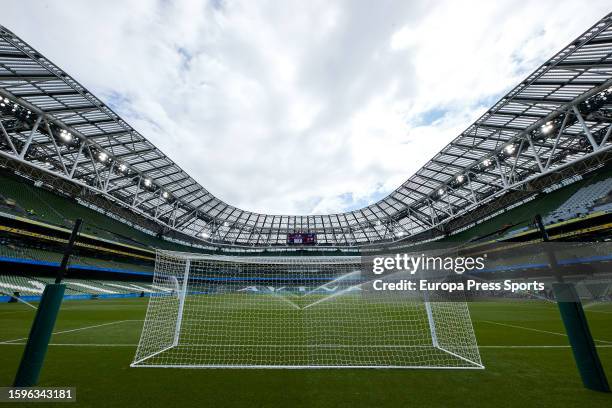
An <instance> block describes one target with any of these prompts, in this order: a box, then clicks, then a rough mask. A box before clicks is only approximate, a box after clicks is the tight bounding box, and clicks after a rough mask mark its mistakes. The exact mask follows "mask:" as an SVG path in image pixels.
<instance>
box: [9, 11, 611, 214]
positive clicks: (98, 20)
mask: <svg viewBox="0 0 612 408" xmlns="http://www.w3.org/2000/svg"><path fill="white" fill-rule="evenodd" d="M588 4H589V6H588V7H585V6H584V3H583V2H579V1H573V0H570V1H564V0H525V1H520V2H519V1H516V0H496V1H484V0H483V1H467V0H466V1H457V0H454V1H453V0H440V1H406V0H403V1H402V0H400V1H385V0H377V1H356V0H347V1H331V0H327V1H318V0H309V1H287V0H283V1H280V0H277V1H264V0H257V1H252V0H250V1H248V0H247V1H229V0H228V1H225V0H209V1H196V0H181V1H145V0H105V1H82V0H61V1H58V0H55V1H35V0H25V1H24V0H4V1H3V4H2V15H1V16H0V24H2V25H4V26H6V27H7V28H9V29H10V30H12V31H13V32H14V33H15V34H17V35H18V36H20V37H21V38H23V39H24V40H25V41H26V42H28V43H29V44H30V45H31V46H33V47H34V48H35V49H37V50H38V51H39V52H41V53H42V54H43V55H45V56H46V57H47V58H49V59H50V60H51V61H53V62H54V63H55V64H56V65H58V66H59V67H60V68H62V69H63V70H65V71H66V72H68V73H69V74H70V75H71V76H72V77H74V78H75V79H76V80H77V81H79V82H80V83H81V84H82V85H84V86H85V87H86V88H88V89H89V90H90V91H92V92H93V93H94V94H95V95H97V96H98V97H99V98H100V99H101V100H102V101H104V102H105V103H106V104H108V105H109V106H111V107H112V108H113V109H114V110H115V111H116V112H117V113H118V114H119V115H121V116H122V117H123V118H124V119H125V120H126V121H127V122H128V123H129V124H130V125H132V127H134V128H135V129H136V130H138V131H139V132H140V133H141V134H142V135H143V136H145V137H146V138H148V139H149V140H150V141H152V142H153V143H154V144H155V145H156V146H157V147H158V148H160V149H161V150H162V151H163V152H164V153H165V154H166V155H168V156H169V157H171V158H172V159H173V160H174V161H175V162H176V163H178V164H179V165H180V166H181V167H182V168H183V169H184V170H186V171H187V172H188V173H189V174H190V175H191V176H192V177H194V179H195V180H196V181H198V182H199V183H200V184H201V185H202V186H203V187H204V188H206V189H207V190H209V191H210V192H211V193H213V194H214V195H216V196H217V197H219V198H220V199H222V200H224V201H226V202H228V203H229V204H231V205H234V206H237V207H239V208H242V209H244V210H251V211H256V212H262V213H267V214H302V215H303V214H326V213H335V212H343V211H347V210H352V209H356V208H360V207H363V206H366V205H368V204H370V203H373V202H375V201H377V200H379V199H381V198H383V197H384V196H386V195H387V194H389V193H390V192H391V191H393V190H394V189H395V188H397V187H398V186H399V185H400V184H401V183H402V182H404V181H405V180H406V179H408V178H409V177H410V176H411V175H412V174H414V172H416V171H417V170H418V169H419V168H420V167H421V166H423V165H424V164H425V163H426V162H427V161H428V160H429V159H430V158H431V157H433V156H434V154H435V153H436V152H438V151H439V150H440V149H442V148H443V147H444V146H445V145H446V144H448V143H449V142H450V141H451V140H452V139H454V138H455V137H456V136H457V135H459V134H460V133H461V132H462V131H463V130H465V129H466V128H467V127H468V126H469V125H470V124H471V123H472V122H473V121H474V120H476V119H477V118H478V117H479V116H480V115H482V114H483V113H484V111H485V110H486V109H487V108H489V107H490V106H492V105H493V104H494V103H495V102H496V101H497V100H498V99H500V98H501V97H502V96H503V95H504V94H505V93H506V92H507V91H509V90H510V89H511V88H512V87H513V86H515V85H516V84H518V83H519V82H520V81H521V80H522V79H523V78H525V77H526V76H527V75H528V74H529V73H531V72H532V71H534V70H535V69H536V68H537V67H538V66H539V65H540V64H542V63H543V62H545V61H546V60H547V59H549V58H550V57H552V56H553V55H554V54H555V53H557V52H558V51H559V50H560V49H561V48H562V47H564V46H565V45H567V44H568V43H569V42H570V41H572V40H573V39H575V38H576V37H577V36H578V35H580V34H581V33H583V32H584V31H586V29H587V28H589V27H590V26H592V25H593V24H594V23H595V22H596V21H597V20H599V19H600V18H602V17H603V16H604V15H605V14H606V13H608V12H610V11H611V10H610V9H609V3H608V2H607V1H599V0H592V1H589V3H588Z"/></svg>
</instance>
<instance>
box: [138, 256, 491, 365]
mask: <svg viewBox="0 0 612 408" xmlns="http://www.w3.org/2000/svg"><path fill="white" fill-rule="evenodd" d="M368 279H369V278H368V277H367V274H366V273H364V271H363V267H362V263H361V258H360V257H340V256H338V257H313V256H310V257H299V256H292V257H240V256H218V255H194V254H187V253H178V252H170V251H158V252H157V255H156V263H155V274H154V278H153V286H154V287H155V288H157V290H158V291H157V292H156V293H154V294H152V295H151V297H150V298H149V306H148V309H147V314H146V319H145V322H144V326H143V330H142V334H141V338H140V342H139V344H138V348H137V351H136V355H135V357H134V361H133V363H132V364H131V366H132V367H194V368H196V367H199V368H223V367H226V368H345V367H346V368H349V367H356V368H483V365H482V363H481V360H480V355H479V352H478V346H477V344H476V338H475V336H474V331H473V328H472V323H471V320H470V315H469V311H468V308H467V304H466V303H465V301H435V302H434V301H429V300H428V296H427V294H423V293H410V294H407V293H405V292H401V293H400V292H398V293H385V294H384V295H380V294H372V293H370V292H367V291H364V290H363V288H364V285H365V284H366V283H367V282H368Z"/></svg>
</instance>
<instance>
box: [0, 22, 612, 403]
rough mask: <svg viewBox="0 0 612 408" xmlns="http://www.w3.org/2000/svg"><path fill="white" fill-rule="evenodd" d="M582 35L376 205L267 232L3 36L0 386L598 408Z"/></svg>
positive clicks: (588, 107) (606, 227)
mask: <svg viewBox="0 0 612 408" xmlns="http://www.w3.org/2000/svg"><path fill="white" fill-rule="evenodd" d="M0 24H5V23H4V22H2V21H0ZM584 28H586V30H585V31H584V32H582V33H581V34H580V33H573V35H574V36H575V39H574V40H573V41H571V42H570V43H569V44H567V45H566V46H565V47H563V48H562V49H561V50H549V51H550V52H549V55H547V60H546V61H545V62H544V63H543V64H541V65H539V66H537V67H531V69H533V71H532V72H531V73H530V74H529V75H527V76H526V77H525V78H524V79H523V80H522V81H520V83H518V84H515V86H514V87H512V88H511V89H510V90H508V91H507V92H505V94H504V95H503V96H502V97H501V98H499V99H498V100H495V101H493V103H492V104H490V105H489V106H487V109H486V110H485V111H484V113H483V114H482V116H480V117H478V118H477V119H476V121H474V122H473V123H465V124H464V126H463V127H464V129H465V130H463V131H462V132H461V133H460V134H459V135H458V136H457V135H456V137H455V138H454V139H452V140H449V141H448V144H446V146H445V147H443V148H442V149H441V150H439V151H438V152H437V153H436V154H435V155H434V156H433V157H431V158H427V160H425V158H424V160H423V163H422V165H421V164H419V165H421V167H420V168H419V169H418V170H417V171H416V172H415V173H414V174H412V175H409V174H408V175H406V176H409V177H408V179H406V180H405V181H404V182H403V183H401V185H399V186H397V187H396V188H395V189H393V190H392V191H391V192H389V193H388V194H386V195H385V196H383V197H382V198H380V199H378V200H375V201H373V202H371V203H368V204H367V205H363V206H359V207H358V208H352V209H350V210H348V211H345V212H337V213H329V214H317V213H313V214H309V215H284V214H273V213H265V212H254V211H250V210H246V209H241V208H238V206H234V205H232V204H230V203H229V202H226V201H224V200H222V199H221V198H219V197H217V196H216V195H214V194H213V193H212V192H210V191H209V190H207V188H206V185H205V181H206V180H202V179H200V177H196V176H192V175H190V174H189V173H188V172H187V171H186V170H184V169H183V168H182V167H181V166H180V165H179V164H177V161H175V160H173V158H172V157H170V156H168V155H166V154H165V153H164V152H163V151H162V150H161V149H160V148H158V147H157V146H156V145H155V144H153V142H152V141H151V140H149V139H148V138H147V135H146V134H144V132H143V133H140V132H139V131H138V130H136V129H135V128H134V127H132V125H131V124H130V123H129V122H128V120H125V119H123V118H122V117H121V116H120V115H119V114H118V113H117V112H116V111H115V109H114V108H113V107H111V105H112V103H109V101H108V100H106V101H105V99H104V98H102V97H98V96H96V95H95V94H94V93H93V92H92V91H90V90H89V89H88V87H87V85H88V84H86V83H81V82H79V80H78V79H77V78H79V76H80V74H79V73H78V72H74V73H71V72H66V71H65V70H64V69H63V68H62V67H60V66H58V65H56V64H55V63H54V62H53V61H51V60H50V59H49V58H47V57H46V56H45V52H46V51H45V49H34V48H33V47H32V46H30V45H29V44H28V43H27V42H26V41H24V40H23V39H22V38H21V37H20V33H19V32H13V31H11V30H10V29H9V28H6V27H5V26H3V25H0V322H1V324H0V328H1V329H0V387H11V386H15V387H34V386H36V387H45V388H55V389H59V388H67V387H68V388H71V389H72V390H73V392H74V393H75V395H76V404H77V405H79V406H84V407H93V406H109V407H115V406H117V407H119V406H129V405H140V404H148V405H150V406H191V405H195V404H211V405H213V406H286V405H291V406H389V407H391V406H406V405H408V404H410V405H414V406H417V405H421V406H425V407H429V406H471V407H472V406H487V407H488V406H491V407H497V406H508V407H515V406H534V405H535V406H583V405H587V404H591V405H593V406H608V405H611V404H612V394H610V389H609V386H608V383H607V380H606V374H608V376H609V375H612V371H611V370H612V324H611V323H612V279H611V278H612V270H611V265H612V263H611V261H612V251H611V249H612V246H610V245H611V244H610V240H611V238H612V149H611V148H612V14H607V15H605V16H603V17H601V18H600V20H598V21H597V22H595V24H593V25H592V26H590V27H583V29H584ZM92 52H93V51H92ZM73 75H74V76H73ZM186 103H188V102H186ZM211 176H212V177H214V175H211ZM246 177H248V174H247V175H246ZM288 177H290V175H288ZM395 254H412V258H410V261H411V262H412V263H411V264H409V263H408V255H405V257H404V258H401V257H400V255H397V256H396V255H395ZM393 256H396V258H393ZM385 257H387V258H386V259H385ZM389 257H390V258H389ZM390 259H396V260H397V264H394V265H393V266H387V264H386V263H385V261H387V260H390ZM472 259H474V260H475V261H474V262H470V261H471V260H472ZM402 260H404V262H405V263H404V264H403V265H404V266H405V267H404V269H403V270H402V264H401V263H400V261H402ZM459 260H460V261H461V263H459V262H458V261H459ZM430 261H431V262H430ZM447 261H448V262H450V264H451V266H450V267H446V266H444V265H446V264H445V263H444V262H447ZM372 265H375V266H378V267H381V268H382V267H383V266H384V268H382V269H380V270H377V269H376V268H373V267H372ZM398 265H399V266H398ZM449 268H450V269H453V271H451V273H448V269H449ZM458 268H461V270H458ZM388 271H393V273H391V272H388ZM422 276H425V277H427V279H428V280H429V281H435V282H439V283H440V284H439V285H436V286H433V285H432V286H427V285H425V286H424V287H425V289H423V287H420V289H419V288H418V285H417V289H416V290H412V289H410V290H408V289H406V288H408V287H409V286H410V281H411V279H415V278H416V277H422ZM537 282H540V283H539V284H538V283H537ZM442 283H444V285H443V284H442ZM400 284H401V285H400ZM462 285H464V286H462ZM563 285H565V286H563ZM370 286H372V287H374V288H375V289H376V291H378V290H379V289H378V288H383V287H384V288H385V290H386V289H388V288H392V289H391V290H389V291H388V292H384V293H382V292H383V291H380V292H376V291H372V290H368V289H367V288H369V287H370ZM506 286H507V287H506ZM449 288H451V290H449ZM458 288H461V289H458ZM562 288H564V289H563V290H562ZM568 288H570V289H568ZM567 290H569V291H570V292H567ZM444 291H446V292H444ZM443 292H444V293H443ZM568 293H569V295H568ZM564 296H568V297H567V298H564ZM54 308H55V309H54ZM53 310H55V311H53ZM45 332H47V333H48V336H47V338H46V340H45V335H44V333H45ZM49 336H50V337H49ZM7 390H8V388H7ZM6 392H9V391H6ZM7 395H9V394H7ZM499 397H501V398H499ZM2 398H3V397H2V396H0V401H2V402H4V401H8V402H14V403H15V404H19V406H28V405H27V404H28V403H32V405H33V406H36V404H34V403H33V401H35V400H34V399H33V397H32V395H30V396H29V397H28V398H30V399H24V400H22V401H16V400H9V399H6V400H3V399H2ZM39 402H40V401H39ZM46 402H49V401H46Z"/></svg>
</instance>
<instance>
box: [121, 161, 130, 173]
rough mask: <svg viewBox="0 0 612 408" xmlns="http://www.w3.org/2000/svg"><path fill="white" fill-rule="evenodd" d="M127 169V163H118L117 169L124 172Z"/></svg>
mask: <svg viewBox="0 0 612 408" xmlns="http://www.w3.org/2000/svg"><path fill="white" fill-rule="evenodd" d="M127 169H128V167H127V165H126V164H125V163H121V164H120V165H119V171H120V172H122V173H125V172H126V171H127Z"/></svg>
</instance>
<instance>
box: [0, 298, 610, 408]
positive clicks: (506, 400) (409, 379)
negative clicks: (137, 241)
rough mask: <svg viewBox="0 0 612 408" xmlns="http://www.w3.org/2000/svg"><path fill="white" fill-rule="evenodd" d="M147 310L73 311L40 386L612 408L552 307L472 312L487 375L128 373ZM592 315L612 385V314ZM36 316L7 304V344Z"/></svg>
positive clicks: (115, 397)
mask: <svg viewBox="0 0 612 408" xmlns="http://www.w3.org/2000/svg"><path fill="white" fill-rule="evenodd" d="M145 310H146V300H144V299H133V300H90V301H67V302H65V303H64V304H63V306H62V311H61V313H60V317H59V320H58V322H57V325H56V332H59V331H67V330H74V329H81V328H85V327H89V328H87V329H83V330H78V331H70V332H65V333H62V334H56V335H54V336H53V338H52V344H53V345H52V346H51V347H50V349H49V353H48V355H47V363H46V366H45V368H44V370H43V373H42V376H41V381H40V385H43V386H74V387H77V399H78V402H77V403H76V404H74V405H70V406H83V407H98V406H100V407H126V406H146V407H174V406H177V407H181V406H183V407H186V406H194V405H198V406H211V407H242V406H249V407H276V406H279V407H284V406H287V407H361V406H376V407H404V406H411V407H448V406H453V407H463V406H465V407H488V406H493V407H531V406H538V407H547V406H550V407H553V406H554V407H583V406H612V395H611V394H601V393H596V392H592V391H588V390H585V389H583V388H582V385H581V382H580V378H579V376H578V373H577V371H576V368H575V365H574V361H573V359H572V355H571V350H570V349H569V348H568V347H567V338H566V337H565V336H564V335H563V326H562V324H561V322H560V319H559V317H558V311H557V310H556V307H555V305H553V304H550V303H541V302H524V301H522V302H490V303H473V304H470V310H471V313H472V318H473V320H474V328H475V330H476V336H477V338H478V342H479V345H480V346H481V349H480V352H481V356H482V360H483V363H484V364H485V366H486V369H485V370H388V369H381V370H366V369H343V370H331V369H319V370H230V369H214V370H206V369H200V370H197V369H194V370H189V369H157V368H155V369H152V368H129V364H130V362H131V361H132V358H133V356H134V351H135V344H136V343H137V342H138V339H139V336H140V330H141V328H142V319H143V318H144V314H145ZM586 310H587V316H588V318H589V322H590V324H591V329H592V332H593V336H594V338H595V339H597V340H598V342H597V343H598V345H599V346H600V348H599V354H600V357H601V358H602V361H603V364H604V367H605V368H606V369H607V373H608V376H609V377H610V378H612V347H611V346H612V305H610V304H608V305H595V306H593V307H587V309H586ZM32 317H33V312H32V310H31V309H27V308H26V307H25V306H23V305H15V304H10V305H9V304H2V305H0V343H1V342H3V341H7V340H14V339H19V338H23V337H25V336H27V333H28V330H29V325H30V323H31V319H32ZM100 325H102V326H100ZM92 326H98V327H92ZM12 343H13V344H0V386H5V385H9V384H10V383H11V382H12V378H13V376H14V373H15V370H16V368H17V365H18V362H19V358H20V355H21V352H22V350H23V345H22V344H14V343H23V342H22V341H15V342H12ZM549 346H558V347H549ZM31 405H33V406H40V405H39V404H31ZM7 406H10V405H9V404H7ZM20 406H26V405H25V404H21V405H20ZM43 406H44V405H43Z"/></svg>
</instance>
